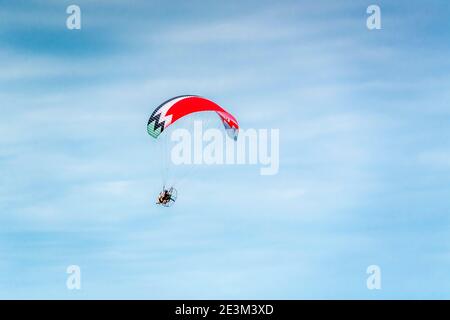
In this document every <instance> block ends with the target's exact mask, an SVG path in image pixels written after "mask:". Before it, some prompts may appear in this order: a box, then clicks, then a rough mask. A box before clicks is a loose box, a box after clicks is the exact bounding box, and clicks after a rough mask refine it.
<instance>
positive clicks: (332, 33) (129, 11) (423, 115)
mask: <svg viewBox="0 0 450 320" xmlns="http://www.w3.org/2000/svg"><path fill="white" fill-rule="evenodd" d="M74 3H75V4H77V5H79V6H80V7H81V10H82V29H81V30H78V31H69V30H67V28H66V27H65V23H66V17H67V14H66V13H65V11H66V7H67V6H68V5H70V4H74ZM371 4H378V5H379V6H380V7H381V10H382V29H381V30H377V31H369V30H368V29H367V28H366V17H367V15H366V8H367V7H368V6H369V5H371ZM449 16H450V7H449V6H448V3H447V1H427V2H425V1H395V3H393V2H392V1H377V2H373V1H277V2H274V1H264V0H263V1H223V2H218V1H111V0H110V1H76V2H72V1H8V2H6V1H1V2H0V110H1V114H2V116H1V117H0V176H1V179H0V181H1V182H0V298H27V299H33V298H57V299H80V298H85V299H91V298H114V299H115V298H125V299H132V298H137V299H148V298H149V299H217V298H224V299H225V298H235V299H239V298H252V299H262V298H265V299H271V298H272V299H311V298H324V299H331V298H337V299H346V298H358V299H382V298H384V299H393V298H450V275H449V271H448V270H450V246H449V233H448V231H449V223H450V219H449V212H450V185H449V181H450V139H449V138H448V137H449V136H450V127H449V125H448V123H449V120H450V107H449V102H450V92H449V90H448V88H449V87H450V61H449V59H448V57H449V53H450V52H449V51H450V42H449V41H448V39H449V36H450V28H449V27H450V22H449V21H450V20H449ZM180 94H200V95H203V96H206V97H209V98H212V99H213V100H215V101H218V102H220V103H221V104H222V105H224V106H227V108H228V109H229V110H230V111H232V112H233V113H234V114H235V115H236V116H237V118H238V119H239V122H240V125H241V127H242V128H279V129H280V139H281V141H280V148H281V149H280V150H281V151H280V152H281V153H280V172H279V174H278V175H275V176H260V175H259V168H258V167H255V166H225V167H220V168H211V169H209V170H204V171H202V172H201V173H199V174H196V175H193V176H191V177H190V178H189V180H188V182H187V183H186V184H184V185H183V188H180V189H179V199H178V201H177V203H176V205H174V206H173V207H172V208H170V209H169V210H165V209H162V208H157V207H155V205H154V198H155V196H156V194H157V193H158V191H159V188H160V176H159V172H158V169H157V168H156V167H157V161H156V160H158V159H159V158H156V157H155V149H154V145H152V143H151V142H152V141H151V138H150V137H149V136H148V135H147V134H146V127H145V126H146V122H147V119H148V116H149V115H150V113H151V111H152V110H153V108H154V107H156V106H157V105H158V104H159V103H161V102H162V101H164V100H166V99H168V98H170V97H172V96H176V95H180ZM200 195H207V196H206V199H203V197H201V196H200ZM72 264H76V265H79V266H80V267H81V272H82V289H81V290H80V291H69V290H67V288H66V286H65V283H66V277H67V274H66V273H65V270H66V268H67V266H68V265H72ZM372 264H375V265H379V266H380V268H381V272H382V290H375V291H371V290H368V289H367V288H366V278H367V274H366V268H367V267H368V266H369V265H372Z"/></svg>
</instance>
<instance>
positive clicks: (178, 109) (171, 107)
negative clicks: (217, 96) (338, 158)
mask: <svg viewBox="0 0 450 320" xmlns="http://www.w3.org/2000/svg"><path fill="white" fill-rule="evenodd" d="M203 111H213V112H216V113H217V115H218V116H219V117H220V119H221V120H222V122H223V125H224V127H225V129H226V131H227V134H228V135H229V136H230V137H231V138H233V139H234V140H236V139H237V136H238V132H239V124H238V122H237V120H236V118H235V117H234V116H233V115H232V114H231V113H229V112H228V111H226V110H225V109H223V108H222V107H221V106H219V105H218V104H216V103H215V102H213V101H211V100H209V99H206V98H202V97H199V96H195V95H183V96H178V97H174V98H171V99H169V100H167V101H165V102H163V103H162V104H161V105H159V106H158V107H157V108H156V109H155V110H154V111H153V113H152V115H151V116H150V119H149V120H148V123H147V132H148V134H149V135H151V136H152V137H153V138H155V139H156V138H158V136H159V135H160V134H161V133H162V132H163V131H164V129H166V128H167V127H168V126H170V125H171V124H173V123H174V122H176V121H177V120H178V119H180V118H182V117H184V116H187V115H189V114H192V113H196V112H203Z"/></svg>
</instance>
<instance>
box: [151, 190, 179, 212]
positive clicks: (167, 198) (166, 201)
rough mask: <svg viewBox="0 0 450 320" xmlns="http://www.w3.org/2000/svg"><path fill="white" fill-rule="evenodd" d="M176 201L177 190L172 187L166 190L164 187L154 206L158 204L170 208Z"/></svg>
mask: <svg viewBox="0 0 450 320" xmlns="http://www.w3.org/2000/svg"><path fill="white" fill-rule="evenodd" d="M176 199H177V190H176V189H175V188H173V187H170V189H166V187H165V186H164V187H163V191H162V192H161V193H160V194H159V196H158V200H157V201H156V204H160V205H162V206H164V207H170V206H171V205H172V203H173V202H175V200H176Z"/></svg>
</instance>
